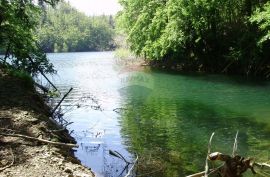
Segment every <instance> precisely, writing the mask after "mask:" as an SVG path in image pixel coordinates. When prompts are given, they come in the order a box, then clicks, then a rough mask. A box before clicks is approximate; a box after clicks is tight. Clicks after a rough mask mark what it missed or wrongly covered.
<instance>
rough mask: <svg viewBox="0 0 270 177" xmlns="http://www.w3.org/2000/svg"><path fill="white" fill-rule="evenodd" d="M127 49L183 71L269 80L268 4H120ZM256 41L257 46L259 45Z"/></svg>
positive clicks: (181, 0) (137, 0) (146, 0)
mask: <svg viewBox="0 0 270 177" xmlns="http://www.w3.org/2000/svg"><path fill="white" fill-rule="evenodd" d="M120 3H121V5H122V6H123V10H122V11H121V12H120V13H119V14H118V17H117V24H118V25H119V27H120V28H121V29H122V30H123V31H124V32H125V33H126V34H127V36H128V39H127V40H128V42H129V45H130V49H131V50H132V51H133V52H135V54H137V55H139V56H143V57H145V58H146V59H148V60H151V61H152V62H153V63H163V64H164V63H166V64H168V63H169V64H170V66H171V63H173V65H175V66H176V67H179V68H181V69H182V70H197V71H206V72H219V73H224V72H225V73H226V72H227V73H240V74H246V75H263V76H264V77H269V76H270V75H269V73H270V72H269V64H270V63H269V54H270V53H269V50H268V49H267V47H269V44H270V40H269V26H270V25H269V24H270V18H269V9H270V8H269V3H265V1H259V0H256V1H251V0H240V1H239V0H224V1H218V0H213V1H208V0H166V1H164V0H120ZM260 41H261V42H260Z"/></svg>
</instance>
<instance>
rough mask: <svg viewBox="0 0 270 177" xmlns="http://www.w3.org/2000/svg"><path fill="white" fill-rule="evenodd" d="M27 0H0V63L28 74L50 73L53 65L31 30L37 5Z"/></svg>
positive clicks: (46, 0) (38, 9)
mask: <svg viewBox="0 0 270 177" xmlns="http://www.w3.org/2000/svg"><path fill="white" fill-rule="evenodd" d="M57 2H58V0H39V5H41V4H47V5H55V4H56V3H57ZM39 5H38V4H36V3H34V2H33V1H31V0H24V1H22V0H13V1H10V0H1V1H0V41H1V42H0V48H1V49H2V50H4V53H5V56H4V58H1V63H3V64H5V65H6V64H7V63H6V62H7V59H9V61H10V64H11V65H12V66H13V67H14V68H15V69H19V70H25V71H27V72H29V73H32V74H36V73H37V72H39V71H41V72H53V71H54V70H53V66H52V64H50V63H49V61H48V59H47V58H46V55H45V54H44V53H43V51H42V50H41V49H40V47H39V45H38V44H37V40H36V36H35V35H34V34H35V30H36V27H37V25H38V24H39V19H40V17H39V14H40V12H41V6H39Z"/></svg>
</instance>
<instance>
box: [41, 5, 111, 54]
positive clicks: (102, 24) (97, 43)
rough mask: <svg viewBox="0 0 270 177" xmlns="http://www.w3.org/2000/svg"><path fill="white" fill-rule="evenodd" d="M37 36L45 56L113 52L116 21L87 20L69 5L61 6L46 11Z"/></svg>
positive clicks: (94, 18)
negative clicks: (46, 53) (53, 53)
mask: <svg viewBox="0 0 270 177" xmlns="http://www.w3.org/2000/svg"><path fill="white" fill-rule="evenodd" d="M43 18H44V20H43V21H42V23H41V25H40V28H39V30H38V32H37V35H38V40H39V42H40V45H41V48H42V49H43V50H44V51H46V52H77V51H100V50H101V51H102V50H111V49H113V48H114V44H113V36H114V30H113V28H114V27H113V18H112V17H109V16H93V17H88V16H86V15H85V14H84V13H81V12H79V11H77V10H76V9H75V8H73V7H71V6H70V4H68V3H65V2H61V3H59V4H58V6H56V8H50V7H48V8H47V13H46V14H44V17H43Z"/></svg>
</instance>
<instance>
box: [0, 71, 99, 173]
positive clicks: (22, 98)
mask: <svg viewBox="0 0 270 177" xmlns="http://www.w3.org/2000/svg"><path fill="white" fill-rule="evenodd" d="M49 115H50V108H49V107H48V106H47V105H46V104H44V101H43V99H42V98H41V96H40V95H39V94H38V93H37V92H36V91H35V88H34V86H33V82H32V80H31V78H30V77H29V76H28V75H27V74H24V73H20V72H9V73H8V74H7V72H4V71H3V70H1V68H0V134H2V135H0V143H1V146H0V155H1V157H3V158H1V159H0V176H22V177H24V176H25V177H28V176H46V177H47V176H48V177H51V176H55V177H60V176H89V177H90V176H94V175H93V173H92V172H91V171H90V170H89V169H87V168H85V167H83V166H82V165H81V164H80V162H79V161H78V160H77V159H76V158H75V157H74V154H73V151H72V149H71V148H69V147H65V146H61V147H60V146H55V145H52V144H47V143H42V142H40V141H32V140H28V139H25V138H18V137H11V136H3V134H9V135H10V134H20V135H25V136H30V137H33V138H39V139H43V140H48V141H53V142H61V143H76V142H75V140H74V139H73V138H72V137H71V136H70V135H69V134H68V131H67V130H64V131H55V130H57V126H56V125H55V123H53V122H52V121H51V120H50V119H49Z"/></svg>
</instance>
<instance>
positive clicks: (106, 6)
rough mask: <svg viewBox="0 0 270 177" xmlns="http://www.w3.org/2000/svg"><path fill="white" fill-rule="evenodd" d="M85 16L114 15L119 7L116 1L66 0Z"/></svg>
mask: <svg viewBox="0 0 270 177" xmlns="http://www.w3.org/2000/svg"><path fill="white" fill-rule="evenodd" d="M66 1H69V3H70V4H71V5H72V6H73V7H75V8H76V9H78V10H79V11H81V12H84V13H85V14H87V15H103V14H105V15H115V14H116V13H117V12H118V11H119V10H121V6H120V4H119V3H118V0H66Z"/></svg>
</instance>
